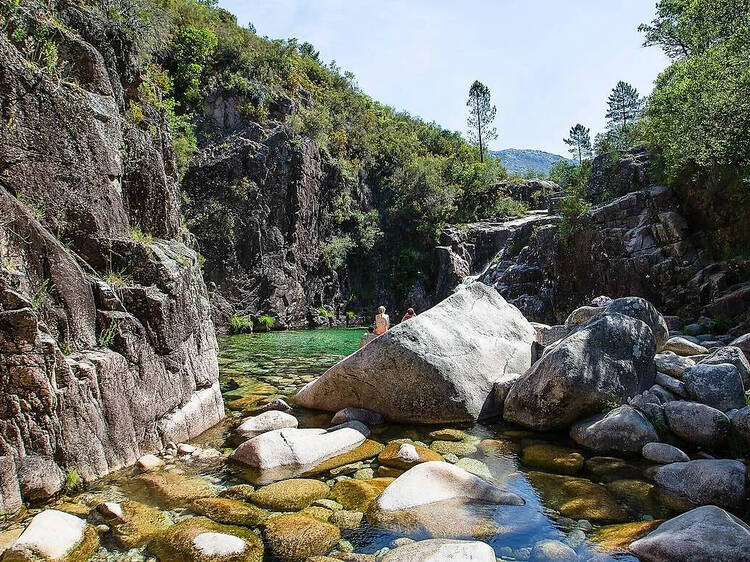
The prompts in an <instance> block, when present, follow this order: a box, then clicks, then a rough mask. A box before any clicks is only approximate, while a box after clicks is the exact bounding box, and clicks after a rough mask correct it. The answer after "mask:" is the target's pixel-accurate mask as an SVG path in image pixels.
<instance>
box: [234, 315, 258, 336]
mask: <svg viewBox="0 0 750 562" xmlns="http://www.w3.org/2000/svg"><path fill="white" fill-rule="evenodd" d="M229 331H230V332H232V333H233V334H247V333H250V332H252V331H253V319H252V318H250V317H249V316H242V315H239V314H233V315H232V317H231V318H230V319H229Z"/></svg>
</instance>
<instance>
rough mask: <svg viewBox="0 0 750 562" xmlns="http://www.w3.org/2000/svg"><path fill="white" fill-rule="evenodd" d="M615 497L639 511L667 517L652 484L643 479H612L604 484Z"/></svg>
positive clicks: (665, 510)
mask: <svg viewBox="0 0 750 562" xmlns="http://www.w3.org/2000/svg"><path fill="white" fill-rule="evenodd" d="M606 486H607V490H609V491H610V492H611V493H612V494H613V495H614V496H615V497H616V498H617V499H619V500H620V501H621V502H623V503H625V504H626V505H627V506H628V507H630V508H631V509H633V510H634V511H637V512H639V513H647V514H649V515H651V516H653V517H667V516H668V515H669V512H668V510H667V508H665V507H664V506H662V505H661V504H659V501H658V499H657V493H656V490H655V489H654V485H653V484H650V483H649V482H644V481H643V480H614V481H612V482H609V483H608V484H606Z"/></svg>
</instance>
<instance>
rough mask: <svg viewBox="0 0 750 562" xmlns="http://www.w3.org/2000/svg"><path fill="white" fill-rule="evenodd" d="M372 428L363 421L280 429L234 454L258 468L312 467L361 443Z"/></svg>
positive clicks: (233, 457) (256, 439) (238, 459)
mask: <svg viewBox="0 0 750 562" xmlns="http://www.w3.org/2000/svg"><path fill="white" fill-rule="evenodd" d="M368 435H370V430H369V429H367V426H366V425H364V424H362V423H360V422H356V421H354V422H349V423H346V424H342V425H337V426H334V427H331V428H329V429H294V428H286V429H277V430H274V431H269V432H267V433H262V434H261V435H258V436H257V437H254V438H252V439H250V440H248V441H245V442H244V443H243V444H242V445H240V446H239V447H237V449H236V450H235V451H234V453H232V456H231V458H232V460H234V461H236V462H239V463H242V464H246V465H248V466H251V467H254V468H259V469H270V468H275V467H281V466H313V465H316V464H318V463H320V462H323V461H324V460H327V459H329V458H331V457H334V456H336V455H339V454H341V453H345V452H347V451H350V450H352V449H354V448H356V447H357V446H359V445H361V444H362V443H363V442H364V440H365V439H367V436H368Z"/></svg>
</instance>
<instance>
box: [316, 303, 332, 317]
mask: <svg viewBox="0 0 750 562" xmlns="http://www.w3.org/2000/svg"><path fill="white" fill-rule="evenodd" d="M317 313H318V314H319V315H320V316H322V317H323V318H333V312H331V311H330V310H328V309H327V308H326V307H324V306H321V307H318V309H317Z"/></svg>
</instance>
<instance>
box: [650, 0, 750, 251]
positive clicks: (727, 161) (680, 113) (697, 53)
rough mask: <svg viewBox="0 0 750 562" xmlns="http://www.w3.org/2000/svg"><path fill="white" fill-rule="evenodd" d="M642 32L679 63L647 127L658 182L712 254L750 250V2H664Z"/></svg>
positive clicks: (664, 82) (654, 99)
mask: <svg viewBox="0 0 750 562" xmlns="http://www.w3.org/2000/svg"><path fill="white" fill-rule="evenodd" d="M641 30H642V31H643V32H645V34H646V42H645V44H646V45H657V46H660V47H662V48H663V49H664V51H665V52H666V53H667V55H669V56H670V57H671V58H672V59H673V60H674V62H673V63H672V64H671V65H670V66H669V67H668V68H667V69H666V70H665V71H664V72H662V73H661V74H660V75H659V77H658V79H657V81H656V87H655V89H654V91H653V93H652V95H651V97H650V100H649V103H648V107H647V109H646V113H645V117H646V118H645V120H644V122H643V134H644V137H645V139H646V141H647V142H648V143H649V145H650V146H651V148H652V150H653V152H654V153H655V156H656V160H657V166H656V170H655V171H656V172H657V174H658V175H659V176H661V177H659V179H660V180H662V181H665V182H668V183H669V184H671V185H674V186H676V187H677V188H678V190H679V192H680V193H681V194H682V195H683V199H684V200H685V201H686V202H687V204H688V206H689V208H690V211H691V213H692V215H693V217H692V218H693V221H694V224H696V226H698V227H699V228H701V227H703V228H705V229H706V230H707V232H708V233H709V240H707V243H708V245H709V248H710V249H712V250H713V251H718V250H717V249H719V248H724V247H727V246H731V245H735V246H737V245H739V246H748V245H750V224H749V223H748V221H747V218H746V217H747V206H748V204H749V203H750V134H749V133H748V131H750V72H748V60H750V40H748V37H750V0H662V1H660V2H658V4H657V15H656V18H655V19H654V20H653V21H652V22H651V23H650V24H647V25H643V26H641Z"/></svg>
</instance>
